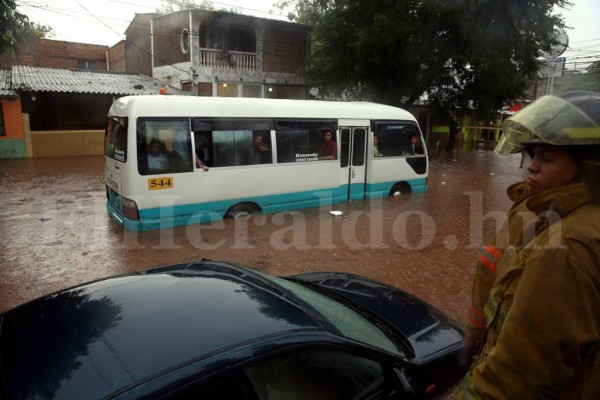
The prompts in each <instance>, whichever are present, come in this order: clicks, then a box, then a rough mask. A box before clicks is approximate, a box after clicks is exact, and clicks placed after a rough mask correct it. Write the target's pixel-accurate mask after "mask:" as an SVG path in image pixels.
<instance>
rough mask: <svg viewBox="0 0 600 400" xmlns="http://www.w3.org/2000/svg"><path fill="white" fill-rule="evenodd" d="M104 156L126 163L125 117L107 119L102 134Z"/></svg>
mask: <svg viewBox="0 0 600 400" xmlns="http://www.w3.org/2000/svg"><path fill="white" fill-rule="evenodd" d="M104 154H105V155H107V156H109V157H111V158H114V159H115V160H117V161H122V162H125V161H127V117H118V118H116V117H115V118H109V120H108V125H107V127H106V131H105V133H104Z"/></svg>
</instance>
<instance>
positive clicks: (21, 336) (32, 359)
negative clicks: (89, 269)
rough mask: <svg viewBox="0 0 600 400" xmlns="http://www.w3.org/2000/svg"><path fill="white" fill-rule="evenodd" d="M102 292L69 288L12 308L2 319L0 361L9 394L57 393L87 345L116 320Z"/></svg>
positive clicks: (36, 395) (115, 311)
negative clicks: (95, 295) (95, 293)
mask: <svg viewBox="0 0 600 400" xmlns="http://www.w3.org/2000/svg"><path fill="white" fill-rule="evenodd" d="M120 312H121V309H120V307H119V306H116V305H115V304H113V303H112V302H111V301H110V300H109V299H107V298H100V299H92V298H91V297H90V295H89V294H87V293H86V291H85V290H71V291H68V292H64V293H60V294H57V295H54V296H50V297H48V298H45V299H43V300H40V301H37V302H35V303H32V304H28V305H27V306H25V307H23V308H21V309H18V310H15V312H12V313H9V314H7V315H5V316H4V318H3V320H2V325H3V327H2V336H1V338H0V348H1V349H2V366H3V371H4V372H5V373H6V382H8V390H9V392H10V395H11V398H28V399H29V398H32V399H33V398H35V399H38V398H42V399H53V398H55V397H57V395H58V393H57V392H58V391H59V389H61V386H65V385H68V384H67V383H68V382H70V381H71V379H72V375H73V374H74V372H76V371H78V370H79V369H80V368H81V366H82V362H81V361H80V357H81V356H85V355H88V354H89V353H88V346H89V345H90V344H91V343H93V342H96V341H97V340H99V339H100V338H101V337H102V336H103V335H104V334H105V333H106V332H107V331H109V330H110V329H111V328H114V327H115V326H116V324H117V323H118V322H119V320H120V316H119V314H120Z"/></svg>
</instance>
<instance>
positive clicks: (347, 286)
mask: <svg viewBox="0 0 600 400" xmlns="http://www.w3.org/2000/svg"><path fill="white" fill-rule="evenodd" d="M0 327H1V328H0V329H1V330H0V361H1V363H0V368H1V371H0V375H1V376H2V380H1V381H0V385H1V387H0V395H1V397H2V398H3V399H4V398H6V399H29V398H61V399H71V398H72V399H95V398H116V399H137V398H162V399H191V398H201V399H205V398H206V399H242V400H243V399H290V398H294V399H310V400H313V399H323V398H327V399H340V400H347V399H357V400H360V399H413V398H431V397H434V396H436V395H437V394H439V393H440V392H441V391H443V390H444V389H445V388H447V387H449V386H450V385H451V384H453V383H454V382H456V381H457V380H458V379H459V378H460V377H461V376H462V375H463V374H464V369H462V368H460V367H459V366H458V365H459V362H458V360H459V357H460V355H461V352H462V350H463V349H464V343H463V331H462V330H461V328H460V327H459V325H458V324H457V323H455V322H454V321H452V320H451V319H450V318H448V317H447V316H445V315H444V314H442V313H441V312H440V311H438V310H436V309H435V308H433V307H432V306H430V305H428V304H426V303H424V302H423V301H421V300H419V299H417V298H415V297H413V296H411V295H409V294H408V293H405V292H403V291H401V290H398V289H396V288H394V287H391V286H389V285H386V284H383V283H379V282H376V281H373V280H370V279H368V278H364V277H360V276H357V275H352V274H347V273H326V272H317V273H309V274H301V275H294V276H290V277H286V278H279V277H274V276H271V275H268V274H265V273H263V272H258V271H255V270H251V269H248V268H244V267H240V266H235V265H231V264H227V263H222V262H213V261H207V260H203V261H200V262H193V263H189V264H177V265H171V266H165V267H160V268H155V269H150V270H145V271H139V272H136V273H132V274H127V275H121V276H116V277H112V278H108V279H105V280H100V281H96V282H92V283H88V284H85V285H81V286H77V287H74V288H71V289H67V290H63V291H60V292H57V293H54V294H50V295H47V296H45V297H42V298H40V299H37V300H34V301H32V302H29V303H26V304H24V305H22V306H19V307H17V308H15V309H12V310H10V311H8V312H6V313H4V314H2V315H0Z"/></svg>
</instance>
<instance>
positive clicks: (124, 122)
mask: <svg viewBox="0 0 600 400" xmlns="http://www.w3.org/2000/svg"><path fill="white" fill-rule="evenodd" d="M107 120H108V121H107V127H106V131H105V142H104V147H105V178H106V195H107V208H108V212H109V213H110V215H111V216H112V217H114V219H115V220H116V221H118V222H119V223H120V224H122V225H123V226H124V227H125V228H126V229H128V230H135V231H147V230H157V229H162V228H168V227H175V226H184V225H189V224H196V223H205V222H210V221H214V220H218V219H221V218H224V217H228V216H236V215H239V214H241V213H253V212H263V213H275V212H280V211H288V210H295V209H303V208H310V207H318V206H329V205H334V204H338V203H340V202H343V201H349V200H359V199H366V200H369V199H374V198H380V197H385V196H389V195H393V194H395V193H397V192H402V193H410V192H412V193H416V192H424V191H426V188H427V173H428V161H427V152H426V146H424V141H423V136H422V133H421V130H420V129H419V126H418V123H417V121H416V120H415V118H414V117H413V115H412V114H410V113H409V112H407V111H405V110H402V109H399V108H396V107H391V106H386V105H381V104H374V103H366V102H331V101H317V100H278V99H250V98H224V97H223V98H219V97H195V96H171V95H156V96H152V95H149V96H127V97H122V98H120V99H118V100H116V101H115V102H114V103H113V105H112V106H111V108H110V110H109V112H108V116H107Z"/></svg>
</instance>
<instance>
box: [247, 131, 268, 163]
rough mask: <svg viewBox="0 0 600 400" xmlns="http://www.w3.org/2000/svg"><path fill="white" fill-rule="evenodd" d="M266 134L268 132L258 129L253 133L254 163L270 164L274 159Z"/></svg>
mask: <svg viewBox="0 0 600 400" xmlns="http://www.w3.org/2000/svg"><path fill="white" fill-rule="evenodd" d="M265 136H266V133H265V132H262V131H256V132H254V133H253V134H252V143H253V152H252V161H253V164H270V163H271V162H272V161H273V157H272V154H271V146H269V145H268V144H267V143H266V142H265Z"/></svg>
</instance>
